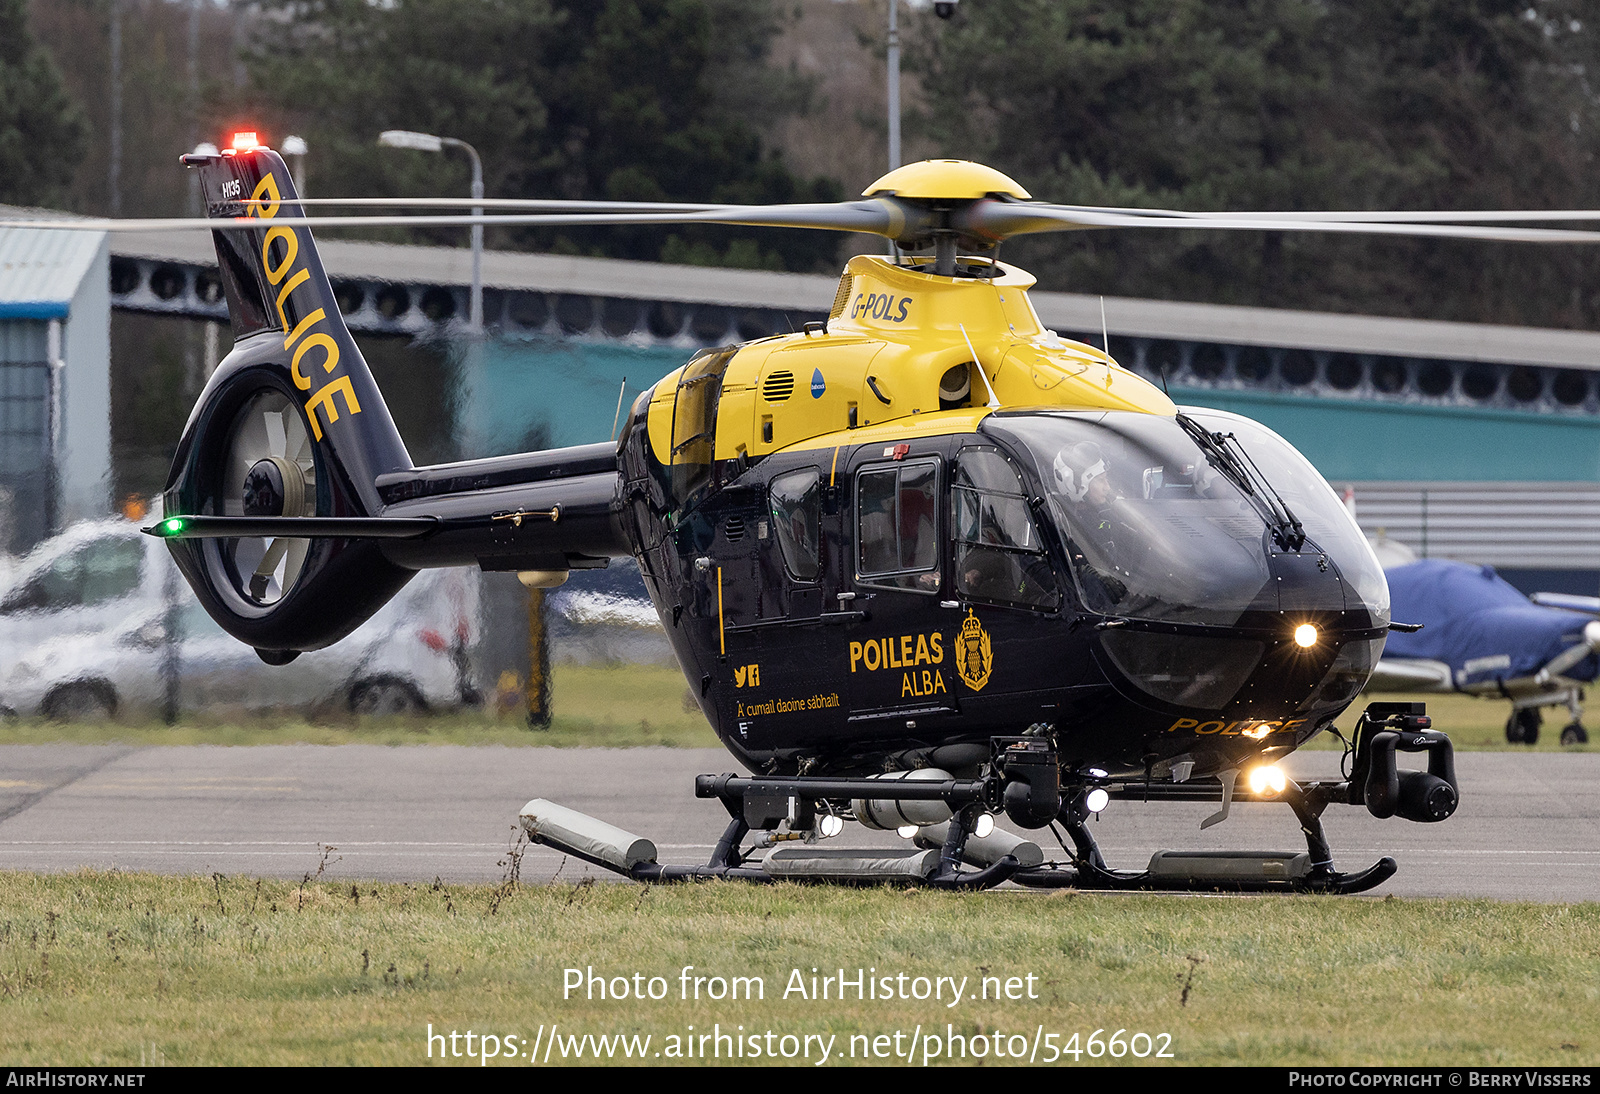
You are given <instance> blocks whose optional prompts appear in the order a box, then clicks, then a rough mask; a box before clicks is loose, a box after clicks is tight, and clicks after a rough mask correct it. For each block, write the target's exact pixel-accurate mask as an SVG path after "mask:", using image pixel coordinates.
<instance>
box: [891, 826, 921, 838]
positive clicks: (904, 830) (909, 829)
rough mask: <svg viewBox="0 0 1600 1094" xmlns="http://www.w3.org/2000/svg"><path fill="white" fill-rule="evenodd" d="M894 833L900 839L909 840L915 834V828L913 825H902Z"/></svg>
mask: <svg viewBox="0 0 1600 1094" xmlns="http://www.w3.org/2000/svg"><path fill="white" fill-rule="evenodd" d="M894 831H895V835H897V836H899V837H900V838H901V839H910V838H911V837H912V836H914V835H916V834H917V826H916V825H914V824H902V825H901V826H900V827H899V828H896V829H895V830H894Z"/></svg>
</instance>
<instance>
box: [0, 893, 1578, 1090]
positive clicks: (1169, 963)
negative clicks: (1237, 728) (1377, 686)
mask: <svg viewBox="0 0 1600 1094" xmlns="http://www.w3.org/2000/svg"><path fill="white" fill-rule="evenodd" d="M1596 953H1600V907H1596V906H1594V905H1582V906H1560V905H1529V904H1494V903H1488V902H1459V901H1458V902H1443V901H1408V900H1397V899H1393V898H1387V899H1369V898H1343V899H1340V898H1323V897H1296V898H1293V899H1284V898H1281V897H1264V898H1250V897H1243V898H1241V897H1229V898H1206V897H1174V896H1164V897H1143V896H1091V895H1084V894H1074V893H1070V892H1068V893H1053V894H1034V893H1015V892H991V893H982V894H944V893H937V892H931V891H899V890H884V889H877V890H826V889H815V888H793V887H788V886H778V887H771V888H758V887H747V886H740V885H737V884H703V885H690V886H680V887H670V888H665V887H663V888H649V889H646V888H644V887H640V886H633V885H622V884H595V885H577V886H575V885H567V884H561V883H557V884H554V885H537V886H517V885H512V884H509V883H508V884H505V885H502V886H499V887H477V888H447V887H440V886H429V885H371V884H370V883H369V884H365V885H362V886H361V887H360V888H359V889H353V888H352V887H351V886H350V885H349V884H347V883H345V884H332V883H321V882H318V881H315V880H313V881H310V882H309V883H305V884H303V885H295V884H293V883H288V882H273V881H260V882H258V881H254V880H249V879H241V878H223V877H199V878H181V879H170V878H156V877H150V876H142V875H119V874H90V873H83V874H77V875H66V876H38V875H25V874H4V875H0V1055H3V1058H4V1060H5V1061H6V1062H7V1063H8V1064H12V1065H25V1064H86V1065H87V1064H103V1065H130V1064H132V1065H137V1064H139V1063H141V1061H143V1062H145V1063H168V1064H302V1063H309V1064H380V1063H382V1064H415V1063H428V1062H430V1061H429V1058H428V1055H427V1053H428V1049H429V1043H428V1041H427V1040H426V1034H427V1030H428V1027H429V1025H430V1024H431V1025H432V1028H433V1030H434V1032H435V1033H440V1032H443V1033H444V1034H446V1035H448V1033H449V1032H450V1031H452V1030H454V1031H457V1032H458V1033H460V1034H463V1035H464V1034H465V1032H466V1031H467V1030H468V1029H471V1030H473V1031H474V1034H475V1035H476V1036H481V1035H482V1034H484V1033H486V1032H489V1033H492V1034H493V1035H494V1037H495V1043H494V1048H495V1051H496V1052H498V1053H502V1054H503V1055H498V1056H496V1057H494V1058H492V1059H490V1060H488V1061H487V1062H488V1063H489V1064H491V1065H494V1066H508V1065H513V1066H514V1065H527V1064H529V1063H530V1062H543V1058H544V1052H545V1051H546V1050H549V1049H551V1048H552V1045H553V1046H554V1051H553V1052H552V1053H551V1058H550V1061H549V1062H550V1063H552V1064H554V1063H557V1062H576V1060H575V1059H574V1058H573V1057H572V1053H573V1052H574V1051H575V1050H577V1051H582V1052H584V1054H585V1059H586V1060H587V1059H588V1058H589V1057H591V1056H592V1055H593V1052H594V1051H595V1049H594V1042H593V1041H590V1042H588V1043H587V1045H585V1043H584V1042H583V1041H582V1040H581V1038H582V1036H583V1035H585V1034H590V1035H596V1036H599V1035H605V1036H608V1037H609V1036H611V1035H616V1034H624V1035H628V1036H630V1037H634V1038H642V1037H644V1036H645V1035H649V1037H650V1041H649V1043H648V1045H647V1046H644V1048H643V1049H642V1058H643V1060H644V1062H648V1063H651V1064H660V1063H673V1062H694V1063H699V1062H701V1061H700V1060H699V1059H698V1046H696V1047H697V1056H696V1058H695V1059H693V1060H692V1061H688V1060H686V1061H679V1060H678V1059H677V1058H675V1057H674V1056H673V1055H672V1053H673V1048H674V1044H675V1043H676V1046H677V1048H678V1050H679V1051H680V1052H686V1051H687V1049H686V1043H685V1041H684V1040H683V1039H684V1038H685V1037H687V1036H688V1035H689V1034H690V1029H689V1027H691V1026H692V1027H693V1031H694V1035H695V1036H697V1037H698V1036H700V1035H702V1034H711V1035H713V1036H714V1035H715V1032H718V1031H720V1032H722V1033H724V1034H728V1033H733V1034H737V1035H740V1036H742V1037H745V1038H748V1037H749V1036H751V1035H754V1036H756V1038H757V1041H758V1043H759V1044H760V1046H761V1047H762V1051H763V1052H764V1051H765V1046H766V1045H767V1043H768V1042H767V1041H766V1040H765V1033H766V1031H768V1030H771V1031H773V1033H774V1037H775V1040H774V1041H773V1042H771V1044H772V1046H773V1048H774V1050H775V1051H778V1052H780V1053H781V1052H783V1051H785V1050H786V1049H794V1050H795V1052H796V1057H795V1062H804V1061H805V1057H804V1055H802V1054H801V1052H802V1046H804V1049H806V1050H809V1053H810V1062H811V1063H813V1064H814V1063H817V1062H818V1060H819V1059H820V1053H821V1051H822V1047H823V1045H824V1044H826V1043H828V1042H827V1038H829V1037H832V1038H833V1041H832V1042H831V1049H830V1058H829V1061H828V1062H829V1064H830V1066H831V1065H834V1064H841V1063H842V1064H850V1063H856V1064H860V1063H865V1062H869V1060H870V1062H877V1063H890V1062H893V1061H894V1059H895V1058H896V1057H894V1056H880V1057H877V1058H876V1059H870V1058H871V1057H872V1056H873V1054H874V1053H875V1052H883V1053H886V1054H888V1053H893V1052H895V1051H898V1052H899V1053H900V1055H899V1057H898V1059H899V1062H901V1063H902V1064H903V1063H905V1062H906V1059H905V1054H906V1053H913V1054H914V1055H913V1057H912V1059H913V1060H914V1062H917V1063H920V1062H921V1055H922V1053H924V1052H926V1053H928V1055H929V1056H930V1057H932V1060H931V1062H933V1063H943V1062H948V1055H949V1053H950V1051H951V1042H950V1041H948V1040H947V1039H946V1035H947V1034H948V1033H951V1032H953V1033H954V1034H957V1035H960V1036H962V1037H965V1038H966V1048H967V1058H966V1061H965V1062H967V1063H973V1062H978V1061H974V1059H973V1057H974V1055H975V1054H976V1049H975V1047H974V1044H975V1040H976V1039H977V1038H982V1039H983V1040H984V1051H985V1052H986V1053H987V1057H986V1059H984V1060H983V1061H981V1062H984V1063H987V1064H990V1065H993V1064H996V1063H1016V1062H1025V1061H1026V1059H1027V1058H1029V1056H1030V1054H1032V1058H1033V1059H1035V1060H1036V1061H1037V1062H1040V1063H1043V1062H1046V1061H1047V1060H1048V1058H1049V1056H1050V1054H1051V1052H1052V1051H1055V1052H1056V1053H1060V1052H1061V1050H1062V1049H1063V1048H1065V1049H1067V1053H1066V1054H1065V1055H1063V1056H1061V1057H1060V1058H1059V1059H1058V1060H1057V1061H1056V1062H1057V1063H1059V1064H1062V1065H1070V1064H1076V1065H1089V1064H1095V1063H1117V1064H1121V1065H1139V1066H1151V1065H1156V1064H1161V1063H1178V1064H1271V1065H1285V1064H1343V1065H1356V1064H1452V1065H1468V1064H1484V1065H1490V1064H1501V1065H1504V1064H1546V1065H1568V1066H1593V1065H1595V1064H1597V1063H1600V1006H1597V1003H1600V978H1597V976H1596V973H1597V971H1600V969H1597V967H1596V958H1595V954H1596ZM686 965H692V966H694V970H693V971H692V972H691V973H690V977H691V980H690V981H689V986H690V987H691V989H692V988H693V983H692V977H694V976H703V977H706V978H707V979H706V981H705V982H704V983H703V984H702V985H701V987H700V991H701V998H700V999H699V1000H698V1001H696V1000H694V999H692V998H691V999H690V1000H688V1001H684V1000H683V999H681V998H680V996H681V994H682V991H683V986H684V983H685V982H684V981H683V980H682V979H681V976H682V972H681V970H682V969H683V967H684V966H686ZM591 966H592V967H593V969H594V971H595V972H596V974H598V975H601V976H603V977H605V978H607V979H611V978H614V977H618V976H622V977H626V978H628V985H627V987H628V989H629V993H630V994H632V991H633V989H634V985H635V984H636V983H637V984H638V985H639V986H640V987H641V988H642V989H643V990H644V992H645V994H646V995H648V994H649V993H650V992H651V991H652V990H656V991H658V992H660V993H661V994H662V995H664V996H665V997H664V998H662V999H660V1000H659V1001H652V1000H650V999H649V998H646V999H644V1000H643V1001H638V1000H635V999H632V998H629V999H626V1000H617V999H614V998H607V999H605V1000H600V999H595V1000H592V1001H591V1000H589V999H587V998H583V992H582V991H581V990H580V991H579V992H577V993H575V994H576V997H575V998H572V999H563V986H564V984H565V983H566V976H567V974H566V972H565V970H566V969H569V968H572V969H580V970H583V969H588V968H590V967H591ZM841 967H842V968H844V969H846V970H848V972H847V979H848V980H850V981H853V980H854V979H855V976H856V973H855V970H856V969H859V968H865V969H869V970H875V972H869V973H868V978H869V979H870V980H873V981H878V982H881V980H882V978H889V981H890V983H889V990H890V992H891V993H892V994H895V995H898V994H900V993H901V992H902V991H903V992H904V993H907V994H909V993H912V992H915V991H917V990H921V989H922V988H924V987H927V986H929V985H931V983H932V982H934V978H937V977H951V978H953V979H954V980H955V981H956V982H957V983H959V982H960V981H962V979H963V978H965V980H966V984H965V989H964V991H963V997H962V999H961V1001H960V1002H959V1003H958V1004H957V1005H955V1006H954V1007H951V1006H948V1005H946V1004H948V1003H949V1001H950V999H951V991H950V985H949V984H948V983H944V982H941V987H940V991H941V992H942V998H941V999H929V1000H927V1001H917V1000H915V999H900V998H892V999H889V1000H884V999H878V1000H873V999H870V998H869V999H867V1000H859V999H858V998H857V997H856V996H857V989H856V988H855V986H854V984H853V983H851V984H849V985H848V991H847V993H846V994H847V998H846V999H845V1000H844V1001H842V1002H841V1001H839V999H838V993H837V990H835V989H833V988H832V987H831V986H830V989H829V997H828V998H827V999H826V1000H822V999H816V998H811V997H810V996H811V993H812V983H811V978H812V975H813V973H812V970H813V968H815V969H817V970H818V971H817V973H816V975H817V977H818V978H819V984H818V987H819V988H820V978H821V977H822V976H824V975H826V974H829V973H835V974H836V973H837V970H838V969H839V968H841ZM795 970H799V972H798V977H799V979H798V980H796V979H795V975H796V974H795ZM636 973H637V974H639V980H638V981H637V982H636V981H634V980H633V977H634V974H636ZM902 973H903V974H905V977H906V978H905V980H904V981H903V982H902V981H900V980H899V979H898V977H899V976H900V974H902ZM736 976H737V977H746V978H753V977H758V978H760V980H761V983H762V990H763V998H759V999H751V1000H746V999H743V998H741V999H739V1000H738V1001H733V1000H731V999H723V1000H721V1001H715V1000H712V999H709V998H707V995H708V994H709V993H712V992H715V991H717V990H718V983H717V981H716V979H715V978H717V977H721V978H722V984H723V987H724V988H725V989H728V988H729V985H730V984H731V980H732V978H733V977H736ZM652 977H660V980H659V981H656V982H655V983H654V984H652V983H651V978H652ZM916 977H925V978H927V980H926V981H924V982H922V983H920V984H919V982H918V981H917V980H916V979H915V978H916ZM984 977H994V978H995V979H994V980H993V981H990V982H989V983H988V984H984V981H983V978H984ZM1030 977H1031V978H1032V979H1031V980H1030V979H1028V978H1030ZM746 983H747V984H753V981H747V982H746ZM796 984H803V985H804V988H805V994H804V995H800V994H797V993H795V992H793V991H790V993H789V995H788V998H785V997H784V995H785V989H786V988H789V989H792V988H793V987H795V985H796ZM980 985H983V986H984V987H986V988H987V989H988V990H989V991H990V993H991V994H992V995H995V996H1000V997H1001V998H998V999H996V998H991V999H988V1000H984V999H982V998H979V996H980ZM613 986H615V983H614V982H613ZM730 990H731V989H730ZM1008 990H1009V991H1010V994H1011V995H1013V996H1015V998H1004V996H1005V995H1006V993H1007V991H1008ZM1030 991H1031V993H1032V995H1033V996H1034V998H1029V992H1030ZM724 994H726V991H724ZM552 1026H556V1027H558V1028H557V1029H556V1030H555V1034H556V1035H557V1036H556V1038H555V1040H554V1041H553V1042H552V1039H551V1037H552V1031H551V1028H550V1027H552ZM741 1026H742V1027H743V1030H742V1032H741V1031H740V1030H739V1028H738V1027H741ZM918 1027H920V1031H921V1036H919V1037H918V1038H917V1039H913V1038H912V1036H911V1035H912V1034H913V1032H914V1031H916V1030H917V1029H918ZM1096 1030H1100V1031H1101V1032H1100V1034H1099V1038H1098V1041H1097V1042H1096V1043H1095V1044H1094V1045H1092V1046H1091V1045H1090V1037H1091V1035H1092V1034H1094V1032H1095V1031H1096ZM1119 1030H1120V1031H1122V1033H1121V1037H1120V1040H1119V1041H1118V1042H1117V1043H1116V1044H1112V1043H1111V1039H1112V1038H1113V1036H1114V1035H1116V1034H1117V1032H1118V1031H1119ZM897 1032H898V1033H899V1034H900V1039H899V1041H898V1043H897V1042H896V1041H895V1036H894V1035H895V1034H896V1033H897ZM1139 1033H1143V1034H1147V1035H1148V1037H1147V1038H1144V1039H1140V1038H1137V1037H1135V1035H1136V1034H1139ZM1074 1034H1076V1035H1077V1040H1076V1042H1074V1041H1073V1040H1072V1037H1073V1035H1074ZM568 1035H574V1036H577V1037H578V1038H579V1040H578V1041H577V1042H576V1043H573V1042H567V1041H565V1040H564V1039H565V1038H566V1037H567V1036H568ZM784 1035H790V1036H792V1037H793V1038H794V1040H792V1041H790V1042H787V1043H786V1042H783V1041H782V1037H783V1036H784ZM930 1035H939V1039H938V1040H937V1041H936V1042H930V1041H925V1040H922V1039H921V1037H926V1036H930ZM996 1035H998V1040H997V1037H996ZM1047 1035H1048V1039H1047ZM1161 1035H1166V1038H1163V1037H1162V1036H1161ZM673 1037H676V1038H677V1041H676V1042H674V1041H673V1040H672V1039H671V1038H673ZM807 1037H811V1038H821V1039H822V1040H820V1041H819V1040H810V1041H807V1040H805V1038H807ZM852 1038H855V1040H854V1041H852ZM879 1038H883V1040H879ZM536 1039H537V1040H536ZM1035 1042H1037V1043H1038V1045H1039V1047H1038V1049H1037V1050H1035V1048H1034V1045H1035ZM535 1044H538V1045H539V1046H540V1049H539V1053H538V1059H537V1061H530V1060H529V1059H527V1058H526V1054H532V1052H533V1049H534V1046H535ZM628 1044H631V1045H632V1046H633V1047H634V1048H635V1049H638V1048H639V1046H640V1044H641V1042H640V1041H638V1040H635V1041H632V1042H628ZM738 1044H739V1045H740V1046H741V1047H742V1048H744V1050H745V1053H746V1057H745V1062H762V1061H761V1060H759V1059H757V1060H753V1061H752V1059H751V1049H750V1042H749V1041H748V1040H745V1041H741V1042H738ZM733 1045H734V1042H723V1043H722V1045H721V1048H722V1051H723V1054H724V1056H726V1055H727V1054H728V1053H730V1052H733V1051H734V1048H733ZM1105 1045H1111V1048H1110V1051H1112V1052H1115V1051H1118V1050H1119V1049H1120V1050H1121V1051H1122V1056H1121V1058H1120V1059H1113V1058H1111V1056H1109V1055H1105V1054H1102V1055H1101V1056H1100V1058H1099V1059H1094V1058H1093V1057H1092V1055H1091V1053H1092V1052H1093V1051H1094V1050H1095V1049H1100V1050H1101V1051H1102V1053H1104V1052H1105V1049H1104V1048H1103V1047H1102V1046H1105ZM1074 1046H1075V1047H1076V1048H1077V1049H1078V1050H1079V1055H1078V1058H1077V1059H1074V1058H1073V1056H1072V1055H1071V1049H1072V1048H1073V1047H1074ZM475 1047H476V1046H475ZM936 1047H937V1048H938V1049H939V1052H940V1055H938V1056H937V1057H933V1049H934V1048H936ZM454 1048H455V1049H456V1051H460V1052H463V1053H464V1052H465V1048H466V1042H465V1040H464V1039H459V1040H457V1041H456V1042H455V1045H454ZM997 1048H998V1049H999V1050H1000V1051H999V1052H998V1053H997V1051H996V1049H997ZM1163 1048H1165V1049H1166V1050H1167V1051H1169V1052H1170V1053H1171V1054H1172V1055H1171V1058H1170V1059H1167V1060H1163V1059H1158V1058H1157V1057H1156V1053H1158V1052H1160V1051H1161V1050H1162V1049H1163ZM711 1049H712V1043H709V1042H708V1043H707V1046H706V1052H707V1053H709V1052H710V1051H711ZM433 1050H434V1058H433V1060H432V1061H431V1062H434V1063H438V1062H440V1060H439V1057H440V1055H441V1054H442V1053H443V1052H444V1051H446V1049H445V1046H444V1043H442V1042H434V1043H433ZM852 1050H853V1051H854V1054H855V1058H854V1059H852V1058H851V1053H852ZM479 1051H480V1052H481V1049H480V1050H479ZM612 1051H613V1052H614V1054H615V1057H616V1059H615V1061H614V1062H618V1063H621V1062H626V1059H627V1058H626V1057H625V1056H624V1053H623V1051H622V1050H621V1049H618V1048H617V1047H616V1046H615V1043H613V1049H612ZM657 1052H661V1053H662V1054H663V1055H661V1056H660V1057H657V1056H656V1055H655V1053H657ZM1135 1053H1137V1054H1139V1056H1143V1057H1144V1058H1143V1059H1140V1058H1139V1057H1138V1056H1136V1055H1135ZM564 1055H565V1056H567V1057H568V1059H567V1060H565V1061H563V1056H564ZM864 1055H865V1056H867V1057H869V1059H863V1058H862V1057H863V1056H864ZM1019 1055H1020V1056H1021V1057H1022V1058H1023V1060H1022V1061H1019V1060H1018V1059H1016V1057H1018V1056H1019ZM997 1056H1003V1058H1000V1059H997V1058H996V1057H997ZM640 1058H641V1057H640V1054H639V1053H637V1052H636V1055H635V1056H634V1059H635V1061H636V1062H637V1061H638V1060H639V1059H640ZM447 1062H449V1063H452V1064H469V1063H470V1064H476V1063H478V1062H479V1061H478V1060H476V1059H469V1058H467V1057H466V1056H465V1055H463V1056H461V1057H459V1058H457V1057H451V1058H449V1059H448V1060H447ZM778 1062H784V1061H783V1060H782V1059H780V1060H779V1061H778ZM955 1062H958V1063H959V1062H962V1061H961V1059H960V1057H959V1053H958V1054H957V1060H956V1061H955Z"/></svg>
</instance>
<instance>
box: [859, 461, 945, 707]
mask: <svg viewBox="0 0 1600 1094" xmlns="http://www.w3.org/2000/svg"><path fill="white" fill-rule="evenodd" d="M941 475H942V471H941V462H940V460H939V459H938V458H937V457H929V458H921V459H909V460H900V461H897V462H894V463H881V464H875V465H869V466H866V467H863V468H861V469H859V470H858V471H857V472H856V482H855V498H856V505H855V537H854V538H855V552H854V556H853V558H852V559H851V563H852V577H853V584H854V591H855V594H856V599H855V601H854V606H855V607H856V608H857V609H859V610H862V611H864V612H865V614H866V618H865V620H864V621H863V622H861V623H859V624H856V625H854V626H852V627H850V628H849V629H848V632H847V639H848V645H849V657H848V666H849V671H848V673H847V674H846V678H847V679H848V680H849V689H850V706H851V712H850V719H851V721H852V722H854V723H857V724H858V725H861V727H862V728H863V729H866V728H869V727H870V726H871V723H872V722H874V721H882V723H883V725H884V729H885V732H891V731H892V732H902V731H903V729H904V728H905V722H906V721H907V720H912V719H908V717H907V716H908V715H910V716H914V715H917V714H937V713H948V712H951V711H953V710H955V704H954V703H953V702H952V701H951V697H952V679H953V678H952V677H951V675H950V672H949V668H950V650H949V648H948V636H947V635H946V634H944V633H943V631H944V630H946V629H947V628H946V627H945V623H946V622H947V621H946V619H945V617H944V614H942V613H941V612H940V611H939V593H940V588H941V585H942V583H943V579H942V575H941V573H940V568H939V559H940V555H941V554H942V551H941V549H940V544H941V543H942V542H943V534H942V532H943V529H942V525H943V518H942V511H943V505H942V504H941V502H940V498H941V496H942V491H941V489H940V485H941V484H940V479H941Z"/></svg>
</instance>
